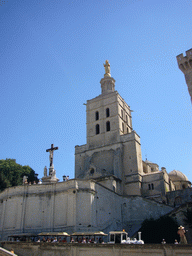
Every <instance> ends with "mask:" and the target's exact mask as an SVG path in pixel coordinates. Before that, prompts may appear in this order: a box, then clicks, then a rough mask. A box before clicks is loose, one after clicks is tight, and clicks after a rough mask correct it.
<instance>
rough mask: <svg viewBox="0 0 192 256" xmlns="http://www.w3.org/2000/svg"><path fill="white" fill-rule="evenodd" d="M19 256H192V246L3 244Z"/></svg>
mask: <svg viewBox="0 0 192 256" xmlns="http://www.w3.org/2000/svg"><path fill="white" fill-rule="evenodd" d="M1 245H2V247H3V248H5V249H7V250H11V249H13V250H14V252H15V253H16V254H17V255H18V256H26V255H27V256H52V255H54V256H62V255H63V256H64V255H65V256H127V255H129V256H146V255H147V256H150V255H151V256H176V255H180V256H192V245H174V244H173V245H172V244H165V245H162V244H143V245H124V244H50V243H22V242H2V243H1Z"/></svg>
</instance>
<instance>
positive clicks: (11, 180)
mask: <svg viewBox="0 0 192 256" xmlns="http://www.w3.org/2000/svg"><path fill="white" fill-rule="evenodd" d="M24 175H26V176H28V182H34V181H35V182H38V178H37V174H36V173H35V171H34V170H33V169H32V168H31V167H29V166H28V165H25V166H22V165H20V164H17V163H16V160H15V159H6V160H0V191H3V190H4V189H5V188H8V187H12V186H18V185H22V183H23V176H24Z"/></svg>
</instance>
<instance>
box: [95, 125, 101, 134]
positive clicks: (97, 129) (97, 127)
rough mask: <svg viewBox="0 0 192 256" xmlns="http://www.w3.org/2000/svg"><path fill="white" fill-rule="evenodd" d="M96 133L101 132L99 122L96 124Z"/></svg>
mask: <svg viewBox="0 0 192 256" xmlns="http://www.w3.org/2000/svg"><path fill="white" fill-rule="evenodd" d="M95 133H96V134H99V133H100V127H99V124H96V126H95Z"/></svg>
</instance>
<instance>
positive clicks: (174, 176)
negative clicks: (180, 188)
mask: <svg viewBox="0 0 192 256" xmlns="http://www.w3.org/2000/svg"><path fill="white" fill-rule="evenodd" d="M169 177H170V179H171V180H172V181H189V180H188V178H187V176H186V175H185V174H183V173H182V172H180V171H177V170H173V171H172V172H170V173H169Z"/></svg>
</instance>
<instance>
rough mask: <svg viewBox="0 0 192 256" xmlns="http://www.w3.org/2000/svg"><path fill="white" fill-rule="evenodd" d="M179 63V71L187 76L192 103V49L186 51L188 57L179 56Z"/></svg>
mask: <svg viewBox="0 0 192 256" xmlns="http://www.w3.org/2000/svg"><path fill="white" fill-rule="evenodd" d="M177 63H178V66H179V69H180V70H181V71H182V72H183V73H184V75H185V81H186V83H187V86H188V91H189V94H190V97H191V101H192V49H190V50H188V51H186V56H185V57H184V56H183V54H179V55H178V56H177Z"/></svg>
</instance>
